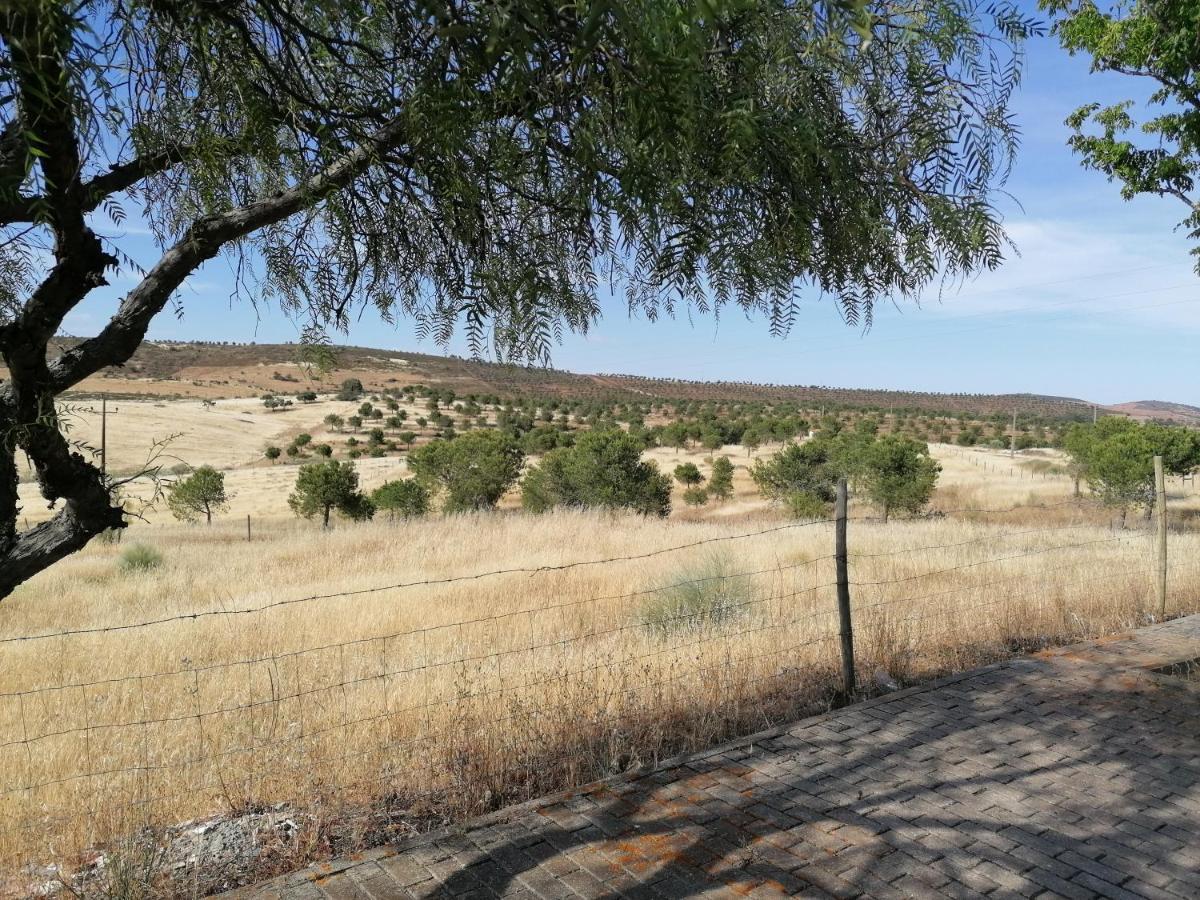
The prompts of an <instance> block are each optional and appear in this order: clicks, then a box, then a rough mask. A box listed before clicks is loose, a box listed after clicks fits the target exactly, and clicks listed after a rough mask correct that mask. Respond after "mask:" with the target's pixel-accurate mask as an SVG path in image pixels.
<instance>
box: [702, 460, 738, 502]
mask: <svg viewBox="0 0 1200 900" xmlns="http://www.w3.org/2000/svg"><path fill="white" fill-rule="evenodd" d="M708 493H709V495H710V496H712V497H715V498H716V499H718V500H720V501H722V502H723V501H725V500H728V499H729V498H730V497H732V496H733V463H732V462H731V461H730V459H729V457H728V456H718V457H717V458H716V459H715V460H713V464H712V474H711V475H710V476H709V479H708Z"/></svg>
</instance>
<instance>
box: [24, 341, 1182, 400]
mask: <svg viewBox="0 0 1200 900" xmlns="http://www.w3.org/2000/svg"><path fill="white" fill-rule="evenodd" d="M70 343H71V340H70V339H62V340H61V341H60V342H59V346H68V345H69V344H70ZM300 350H301V348H300V347H298V346H297V345H294V344H232V343H228V344H227V343H205V342H197V343H175V342H162V341H148V342H147V343H145V344H144V345H143V346H142V347H141V348H139V350H138V351H137V353H136V354H135V355H134V357H133V359H132V360H130V362H129V363H128V364H127V365H126V366H124V367H121V368H111V369H106V370H104V371H103V372H101V373H100V374H98V375H97V376H95V377H93V378H90V379H87V380H86V381H85V382H83V383H82V384H81V385H80V387H79V390H78V392H77V393H79V394H84V395H87V394H100V393H103V394H108V395H118V396H130V397H132V396H143V397H165V398H170V397H207V398H212V399H218V398H232V397H244V396H256V395H258V394H260V393H263V392H264V391H280V392H289V391H293V390H301V389H308V388H311V389H314V390H320V389H322V388H323V387H324V388H325V389H327V388H328V385H329V384H330V383H336V382H337V381H339V380H341V379H343V378H348V377H357V378H359V379H361V380H362V382H363V383H364V385H366V386H367V387H368V388H370V389H374V390H382V389H383V388H384V387H387V386H403V385H406V384H428V385H431V386H437V387H448V388H453V389H454V390H455V391H457V392H458V393H460V394H470V393H476V394H496V395H499V396H502V397H503V396H512V395H522V394H523V395H528V394H538V395H549V396H558V397H570V398H581V399H601V398H603V399H605V400H609V401H612V402H621V401H624V400H645V399H647V398H655V399H662V400H685V401H686V400H718V401H720V400H725V401H739V400H740V401H755V402H765V403H770V402H793V403H797V404H800V405H802V406H807V407H810V408H815V407H820V406H829V407H838V406H842V407H856V408H878V409H889V408H890V409H894V410H897V411H899V410H911V411H921V412H925V413H940V414H951V415H958V414H965V415H970V416H979V417H987V416H995V415H1001V414H1003V415H1008V414H1009V413H1011V411H1012V410H1013V409H1018V410H1020V411H1021V412H1022V414H1025V415H1036V416H1041V417H1043V418H1045V419H1059V420H1062V419H1083V418H1086V417H1088V416H1089V415H1090V410H1091V406H1090V404H1089V403H1087V402H1086V401H1084V400H1079V399H1075V398H1070V397H1054V396H1045V395H1037V394H953V393H925V392H919V391H894V390H887V389H882V388H881V389H867V388H836V387H827V386H824V385H782V384H754V383H750V382H730V381H692V380H683V379H672V378H651V377H643V376H636V375H622V374H590V375H589V374H577V373H573V372H566V371H562V370H558V369H547V368H539V367H528V366H513V365H504V364H499V363H490V362H483V361H480V360H470V359H463V358H460V357H454V356H435V355H431V354H425V353H412V352H409V351H399V350H381V349H373V348H368V347H338V348H335V351H334V352H335V354H336V361H337V362H336V369H335V371H333V372H332V373H330V374H328V375H326V376H325V377H324V378H322V377H320V375H319V373H317V372H315V371H314V370H312V369H311V368H309V367H307V366H305V365H303V364H302V357H301V352H300ZM2 372H3V370H2V369H0V373H2ZM1189 409H1190V407H1189ZM1196 412H1197V414H1198V415H1200V410H1196Z"/></svg>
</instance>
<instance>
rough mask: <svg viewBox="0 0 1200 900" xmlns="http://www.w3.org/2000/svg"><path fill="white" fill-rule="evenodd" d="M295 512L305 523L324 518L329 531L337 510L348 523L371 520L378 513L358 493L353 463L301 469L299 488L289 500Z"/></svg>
mask: <svg viewBox="0 0 1200 900" xmlns="http://www.w3.org/2000/svg"><path fill="white" fill-rule="evenodd" d="M288 506H290V507H291V508H292V512H294V513H295V514H296V515H298V516H300V517H301V518H304V519H311V518H312V517H313V516H317V515H319V516H320V517H321V524H322V526H324V527H325V528H328V527H329V516H330V513H332V512H333V511H334V510H335V509H336V510H337V511H338V512H340V513H342V514H343V515H344V516H346V517H347V518H348V519H355V520H358V519H369V518H371V516H372V515H373V514H374V512H375V509H374V507H373V506H372V505H371V501H370V500H368V499H367V498H366V497H365V496H364V495H363V494H362V493H361V492H360V491H359V489H358V472H357V471H356V470H355V468H354V464H353V463H348V462H344V463H343V462H338V461H337V460H329V461H327V462H316V463H309V464H308V465H304V466H301V467H300V472H299V474H298V475H297V476H296V487H295V490H293V491H292V494H291V495H290V496H289V497H288Z"/></svg>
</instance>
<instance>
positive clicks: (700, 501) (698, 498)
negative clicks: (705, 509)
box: [683, 487, 708, 506]
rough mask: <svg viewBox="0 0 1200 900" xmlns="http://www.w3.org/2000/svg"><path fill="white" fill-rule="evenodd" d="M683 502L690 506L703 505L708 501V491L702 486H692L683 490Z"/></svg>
mask: <svg viewBox="0 0 1200 900" xmlns="http://www.w3.org/2000/svg"><path fill="white" fill-rule="evenodd" d="M683 502H684V503H686V504H687V505H688V506H703V505H704V504H705V503H707V502H708V491H706V490H705V489H704V488H702V487H690V488H688V489H687V490H686V491H684V492H683Z"/></svg>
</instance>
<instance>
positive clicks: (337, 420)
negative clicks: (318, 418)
mask: <svg viewBox="0 0 1200 900" xmlns="http://www.w3.org/2000/svg"><path fill="white" fill-rule="evenodd" d="M325 424H326V425H328V426H329V427H330V428H332V429H333V430H334V431H341V430H342V427H343V426H344V425H345V424H346V420H345V419H343V418H342V417H341V416H339V415H338V414H337V413H330V414H329V415H327V416H326V417H325Z"/></svg>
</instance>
